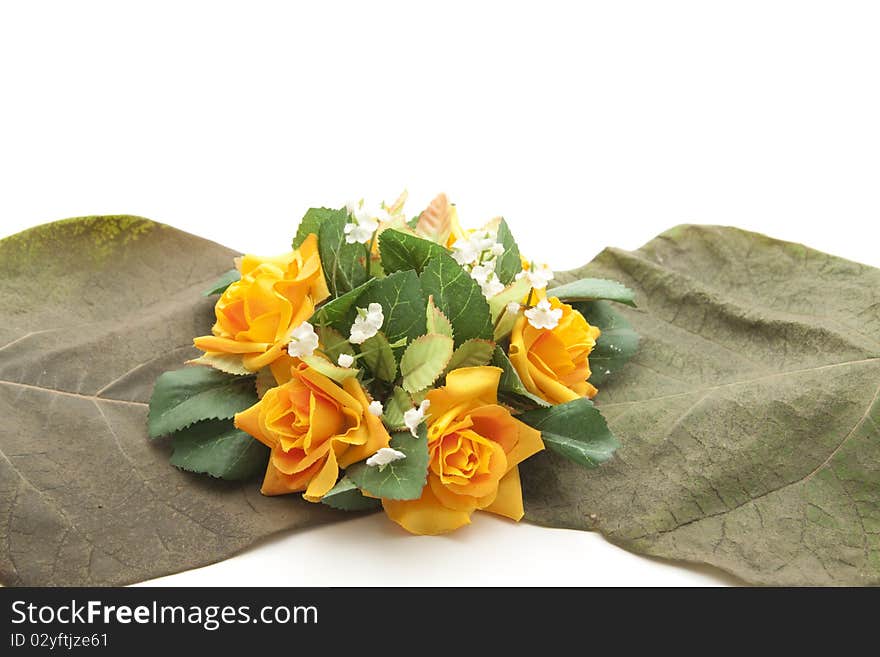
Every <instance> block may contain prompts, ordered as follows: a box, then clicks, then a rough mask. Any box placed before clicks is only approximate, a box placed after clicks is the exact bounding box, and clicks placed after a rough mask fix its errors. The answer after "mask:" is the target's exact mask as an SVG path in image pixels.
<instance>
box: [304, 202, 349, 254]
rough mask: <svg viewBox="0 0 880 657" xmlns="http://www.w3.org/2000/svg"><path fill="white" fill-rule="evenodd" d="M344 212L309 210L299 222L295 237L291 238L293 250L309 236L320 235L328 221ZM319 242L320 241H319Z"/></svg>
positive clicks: (320, 209)
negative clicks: (312, 234) (322, 227)
mask: <svg viewBox="0 0 880 657" xmlns="http://www.w3.org/2000/svg"><path fill="white" fill-rule="evenodd" d="M340 212H345V210H331V209H330V208H309V209H308V210H307V211H306V213H305V215H304V216H303V218H302V219H301V220H300V222H299V227H298V228H297V229H296V236H295V237H294V238H293V248H294V249H298V248H299V247H301V246H302V243H303V242H305V241H306V238H307V237H308V236H309V234H311V233H314V234H315V235H320V230H321V226H322V225H324V222H325V221H326V220H328V219H334V218H336V217H337V216H338V215H339V213H340ZM319 241H320V239H319Z"/></svg>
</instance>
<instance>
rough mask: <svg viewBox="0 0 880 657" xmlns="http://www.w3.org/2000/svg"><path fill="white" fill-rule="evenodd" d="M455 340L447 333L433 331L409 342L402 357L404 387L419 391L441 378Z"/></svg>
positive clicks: (401, 372)
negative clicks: (441, 333)
mask: <svg viewBox="0 0 880 657" xmlns="http://www.w3.org/2000/svg"><path fill="white" fill-rule="evenodd" d="M452 352H453V341H452V338H450V337H449V336H447V335H439V334H437V333H431V334H429V335H423V336H421V337H418V338H416V339H415V340H413V341H412V342H410V343H409V346H408V347H407V348H406V351H404V352H403V358H401V359H400V374H401V375H402V376H403V389H404V390H406V391H408V392H418V391H419V390H424V389H425V388H427V387H428V386H430V385H431V384H432V383H434V381H436V380H437V379H438V378H440V375H441V374H443V372H444V371H445V370H446V366H447V365H448V364H449V360H450V359H451V358H452Z"/></svg>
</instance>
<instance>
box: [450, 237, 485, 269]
mask: <svg viewBox="0 0 880 657" xmlns="http://www.w3.org/2000/svg"><path fill="white" fill-rule="evenodd" d="M452 257H453V258H454V259H455V261H456V262H457V263H458V264H460V265H461V266H462V267H464V266H465V265H470V264H472V263H474V262H476V261H477V259H479V257H480V252H479V251H478V250H477V247H476V245H475V244H474V243H473V242H472V241H471V240H469V239H463V240H457V241H456V242H455V244H453V245H452Z"/></svg>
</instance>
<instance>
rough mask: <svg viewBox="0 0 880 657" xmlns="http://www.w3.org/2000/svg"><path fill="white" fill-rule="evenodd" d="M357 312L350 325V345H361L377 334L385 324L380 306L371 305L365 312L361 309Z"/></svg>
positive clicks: (376, 304)
mask: <svg viewBox="0 0 880 657" xmlns="http://www.w3.org/2000/svg"><path fill="white" fill-rule="evenodd" d="M357 310H358V316H357V317H355V318H354V324H352V325H351V332H350V335H349V338H348V341H349V342H351V343H352V344H363V343H364V342H366V340H367V339H369V338H372V337H373V336H374V335H376V333H378V332H379V329H380V328H382V324H383V323H384V322H385V315H384V313H383V312H382V305H381V304H378V303H371V304H370V305H369V306H368V307H367V309H366V310H364V309H363V308H358V309H357Z"/></svg>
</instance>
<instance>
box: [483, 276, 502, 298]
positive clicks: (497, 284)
mask: <svg viewBox="0 0 880 657" xmlns="http://www.w3.org/2000/svg"><path fill="white" fill-rule="evenodd" d="M480 289H481V290H482V291H483V296H484V297H486V298H487V299H491V298H492V297H494V296H495V295H496V294H499V293H501V292H503V291H504V283H502V282H501V281H499V280H498V277H497V276H495V272H492V276H491V277H490V278H489V279H488V280H487V281H486V282H485V283H481V284H480Z"/></svg>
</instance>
